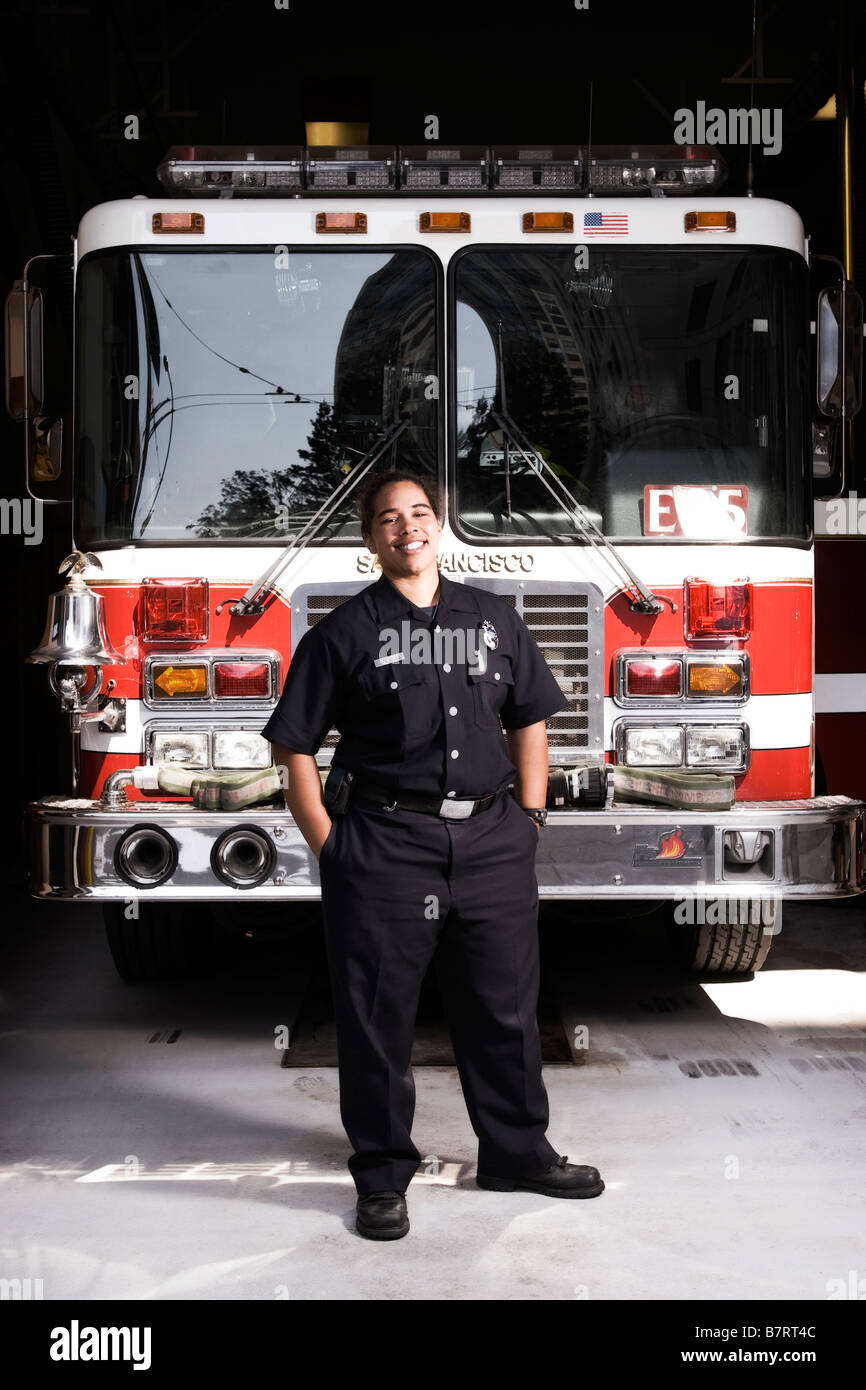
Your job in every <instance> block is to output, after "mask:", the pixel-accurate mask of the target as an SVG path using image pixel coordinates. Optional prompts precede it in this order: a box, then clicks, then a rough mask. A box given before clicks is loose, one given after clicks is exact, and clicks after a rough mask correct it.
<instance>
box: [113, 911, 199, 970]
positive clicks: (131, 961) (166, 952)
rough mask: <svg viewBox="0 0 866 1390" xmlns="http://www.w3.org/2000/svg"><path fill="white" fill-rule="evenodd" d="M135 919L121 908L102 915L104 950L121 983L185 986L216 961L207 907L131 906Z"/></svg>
mask: <svg viewBox="0 0 866 1390" xmlns="http://www.w3.org/2000/svg"><path fill="white" fill-rule="evenodd" d="M135 906H136V907H137V910H138V915H137V917H127V916H126V913H127V912H128V911H129V908H128V907H127V905H126V904H125V903H106V904H105V905H104V906H103V909H102V915H103V921H104V923H105V934H106V937H107V939H108V949H109V950H110V951H111V956H112V959H113V961H114V965H115V968H116V970H117V973H118V975H120V977H121V979H123V980H128V981H129V982H130V983H138V982H142V981H146V980H188V979H192V978H194V977H195V976H197V975H202V974H205V973H206V972H207V970H208V969H209V968H211V967H213V966H214V965H215V964H216V963H217V960H218V957H219V955H220V950H219V944H218V940H217V937H216V933H215V931H214V925H213V920H212V918H211V913H210V910H209V908H208V907H207V905H206V904H203V903H193V904H189V905H187V904H186V903H167V902H150V903H149V902H142V901H141V900H140V899H136V900H135Z"/></svg>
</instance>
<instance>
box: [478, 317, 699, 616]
mask: <svg viewBox="0 0 866 1390" xmlns="http://www.w3.org/2000/svg"><path fill="white" fill-rule="evenodd" d="M498 335H499V401H500V407H501V408H500V409H499V410H498V411H496V410H491V412H490V414H491V417H492V418H493V420H495V421H496V424H497V425H498V426H499V428H500V429H501V430H502V434H503V439H504V443H505V492H506V499H507V504H508V510H509V514H510V512H511V486H510V484H511V478H510V469H509V462H508V457H509V456H508V436H509V435H510V437H511V440H512V442H513V443H514V444H515V445H516V446H517V450H518V452H519V453H520V454H522V455H523V457H524V459H525V460H526V462H527V463H528V464H529V467H530V471H531V472H533V473H534V474H535V476H536V477H537V478H538V480H539V482H541V483H543V484H544V486H545V487H546V488H547V491H548V492H549V493H550V495H551V496H552V497H553V499H554V501H555V502H556V503H557V504H558V505H559V506H560V507H561V508H562V510H563V511H564V512H565V513H566V515H567V516H569V517H570V518H571V520H572V521H573V522H574V525H575V528H576V530H577V532H578V535H579V536H580V537H581V539H582V540H585V541H588V542H589V543H590V545H593V546H594V547H595V549H596V550H598V551H599V552H600V554H601V555H602V556H603V557H604V559H605V560H606V561H607V563H608V567H609V568H610V570H611V571H612V573H613V574H614V576H615V578H616V580H617V583H618V584H622V583H623V577H625V584H624V586H623V587H624V589H625V593H626V594H627V596H628V603H629V607H630V608H631V610H632V612H633V613H661V612H662V599H659V598H657V597H656V595H655V594H654V593H653V592H652V590H651V589H648V588H647V586H646V585H645V584H644V583H643V582H642V581H641V580H640V579H638V577H637V575H636V574H635V572H634V570H633V569H631V568H630V566H629V565H627V564H626V562H625V560H624V559H623V558H622V556H621V555H620V553H619V551H618V550H617V548H616V546H615V545H614V543H613V541H609V540H608V538H607V536H606V535H605V534H604V532H603V531H602V530H600V528H599V527H598V526H596V524H595V522H594V521H593V520H592V517H591V516H590V515H589V513H588V512H587V510H586V508H585V507H584V506H583V504H582V503H581V502H578V500H577V498H576V497H575V496H574V494H573V493H571V492H570V491H569V489H568V488H567V487H566V485H565V483H564V482H563V481H562V479H561V478H560V477H559V475H558V474H557V473H555V472H554V470H553V469H552V468H551V467H550V464H549V463H548V462H547V459H545V458H544V457H543V456H542V454H541V452H540V451H539V450H535V449H533V447H532V445H531V444H530V443H529V440H528V439H527V438H526V436H525V435H524V434H523V433H522V432H521V430H520V429H519V428H518V426H517V425H516V424H515V422H514V421H513V420H512V418H511V416H510V415H509V414H508V408H507V404H506V397H505V360H504V357H503V353H502V320H501V319H500V321H499V326H498ZM539 464H540V465H541V467H539ZM542 468H543V469H544V472H545V473H549V474H550V476H551V478H552V479H553V481H554V483H555V484H556V487H557V488H559V489H560V492H559V493H557V492H556V491H555V490H554V488H553V487H551V485H550V483H549V482H548V481H547V479H546V478H545V477H544V476H543V474H542V472H541V469H542ZM663 601H664V602H665V603H669V604H670V606H671V609H672V610H673V612H674V613H676V611H677V605H676V604H675V603H674V602H673V600H672V599H669V598H665V599H664V600H663Z"/></svg>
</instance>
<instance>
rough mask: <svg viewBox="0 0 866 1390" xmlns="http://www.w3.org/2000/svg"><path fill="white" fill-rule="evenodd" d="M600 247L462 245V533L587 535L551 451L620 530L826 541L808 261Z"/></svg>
mask: <svg viewBox="0 0 866 1390" xmlns="http://www.w3.org/2000/svg"><path fill="white" fill-rule="evenodd" d="M584 259H585V254H583V253H580V252H578V251H577V249H576V248H573V247H572V248H565V247H551V248H545V249H537V248H532V249H527V250H523V249H518V250H514V249H497V248H487V249H483V250H482V249H478V250H475V249H472V250H466V251H465V252H462V253H460V254H459V256H458V257H457V258H456V264H455V265H454V267H453V269H452V278H451V293H452V295H453V297H454V301H455V304H454V316H455V317H454V321H455V323H456V348H455V353H454V362H455V366H456V380H455V383H454V389H455V390H456V402H457V410H456V467H455V469H454V470H453V496H452V508H453V514H454V516H455V525H456V527H457V529H458V530H459V531H460V533H461V534H462V535H463V536H464V537H465V538H466V539H467V540H473V541H476V542H477V541H481V540H484V539H487V538H491V539H492V538H496V539H501V538H502V537H503V536H521V537H532V538H533V539H538V538H546V539H548V540H551V541H556V540H557V539H560V538H567V539H568V540H569V541H574V540H575V539H576V536H575V528H574V526H573V524H572V523H571V522H570V520H569V519H568V517H567V516H566V514H565V512H564V511H563V509H562V507H561V506H560V504H559V502H558V501H557V500H556V499H555V498H554V497H552V496H551V494H550V492H549V491H548V490H547V488H546V487H544V485H543V483H542V481H541V477H539V476H538V473H539V470H541V468H542V463H541V461H542V460H544V461H545V462H546V463H547V464H549V466H550V467H551V468H552V469H553V470H554V472H555V473H556V474H557V475H558V476H559V477H560V478H562V480H563V482H564V483H565V484H566V486H567V487H568V489H569V491H570V492H571V493H572V494H573V496H574V497H575V498H576V499H577V500H578V502H580V503H581V504H582V505H583V506H584V507H585V508H586V509H587V511H588V512H589V514H590V516H591V518H592V519H593V520H594V521H595V522H596V523H597V525H599V526H600V527H601V528H602V530H603V531H604V532H605V534H606V535H607V536H608V537H610V538H611V539H614V540H616V539H621V540H632V539H639V538H648V539H654V540H660V539H664V540H670V539H674V540H683V541H688V540H693V539H706V540H742V539H744V538H750V537H762V538H774V539H778V538H789V539H795V540H796V539H799V540H802V539H804V538H806V537H808V534H809V531H808V515H809V511H808V497H809V493H808V478H807V476H806V462H807V460H808V459H809V457H810V453H809V447H808V424H809V421H808V413H807V412H808V407H807V402H808V399H809V392H808V387H807V344H808V338H807V336H806V335H807V332H808V315H807V310H806V304H807V300H806V277H807V271H806V267H805V264H804V262H803V260H802V258H801V257H799V256H797V255H795V254H794V253H793V252H790V251H784V250H778V249H776V248H762V247H757V248H755V247H749V248H741V247H737V248H732V249H729V250H723V249H721V248H719V249H718V250H716V249H712V250H705V249H703V248H702V249H701V250H700V251H698V250H692V249H691V248H679V247H646V246H635V247H622V246H613V247H608V246H605V247H596V246H591V247H590V248H589V252H588V262H589V263H588V265H585V264H583V261H584ZM512 426H514V427H516V428H512ZM518 434H519V435H520V437H521V438H522V440H523V442H524V444H525V446H527V447H525V448H524V452H523V453H521V452H520V451H519V449H518V443H517V435H518ZM543 476H545V477H548V478H549V474H546V473H544V474H543Z"/></svg>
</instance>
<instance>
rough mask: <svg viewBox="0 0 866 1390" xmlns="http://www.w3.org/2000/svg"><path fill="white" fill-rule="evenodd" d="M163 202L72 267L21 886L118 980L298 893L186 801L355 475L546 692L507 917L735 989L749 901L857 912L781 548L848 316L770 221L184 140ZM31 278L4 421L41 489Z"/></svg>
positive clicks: (312, 573) (845, 836)
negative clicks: (539, 787) (654, 920)
mask: <svg viewBox="0 0 866 1390" xmlns="http://www.w3.org/2000/svg"><path fill="white" fill-rule="evenodd" d="M160 177H161V179H162V181H163V183H164V185H165V187H166V196H165V197H161V198H157V199H151V198H144V197H136V198H132V199H129V200H124V201H119V202H112V203H107V204H104V205H102V206H98V207H95V208H93V209H92V210H91V211H90V212H88V213H87V214H86V215H85V217H84V218H83V220H82V222H81V225H80V227H79V230H78V235H77V239H76V241H75V251H74V275H75V398H74V412H73V413H74V418H73V419H72V420H71V421H67V422H66V433H67V443H68V441H69V439H70V438H71V440H72V448H71V467H72V472H73V480H72V504H71V516H72V520H71V543H70V549H71V550H72V552H73V556H72V558H71V559H70V561H69V564H68V566H67V570H68V573H69V581H68V583H67V585H66V588H65V589H63V590H61V591H60V592H59V593H58V594H56V595H54V596H53V598H52V601H51V607H50V610H49V622H48V626H47V628H46V632H45V635H44V637H43V640H42V643H41V644H40V646H39V647H37V648H36V650H35V651H34V653H33V656H32V657H31V660H35V661H40V662H43V663H45V664H46V665H48V667H49V676H50V679H51V682H52V688H53V689H54V690H55V693H56V694H57V695H58V697H59V699H60V702H61V707H62V708H63V709H64V710H66V711H68V712H69V715H70V720H71V725H72V738H73V745H74V753H75V756H74V759H73V766H74V769H75V771H74V782H75V785H74V786H73V788H72V793H71V795H69V794H67V795H62V794H61V795H50V796H45V797H42V798H41V799H39V800H38V801H36V802H33V803H31V804H30V806H29V807H28V808H27V823H28V827H29V844H30V856H31V866H30V868H31V891H32V893H33V894H34V895H36V896H39V897H42V898H50V899H62V900H69V899H73V900H75V901H78V902H81V903H90V904H98V905H101V906H102V908H103V909H104V911H105V914H106V919H107V922H108V928H109V940H110V942H111V945H112V949H113V951H114V954H115V960H116V962H117V964H118V967H119V968H120V970H121V972H122V973H123V974H125V975H127V976H128V977H130V978H146V977H148V976H154V975H158V974H163V973H170V972H171V971H172V970H173V969H174V968H176V967H179V966H180V964H182V962H184V961H187V962H188V960H189V959H190V952H191V951H192V953H193V954H195V953H196V951H199V950H200V947H196V946H191V945H190V943H191V942H192V941H193V939H194V938H195V936H196V932H197V931H198V930H199V929H200V928H201V920H202V918H203V917H205V916H207V915H208V914H209V913H211V912H217V913H219V912H220V911H222V910H224V909H226V908H227V906H229V905H234V906H235V907H236V906H237V905H238V904H240V905H241V907H242V908H243V910H244V913H246V914H249V915H250V916H251V915H252V914H253V913H254V912H255V910H256V908H254V906H253V905H254V904H255V905H256V907H257V906H258V905H259V904H287V903H292V902H296V903H297V902H314V901H315V900H316V899H317V898H318V896H319V880H318V872H317V865H316V861H315V859H314V857H313V856H312V855H311V853H310V852H309V850H308V847H307V845H306V843H305V842H304V840H303V838H302V837H301V835H300V832H299V830H298V829H297V827H296V826H295V824H294V822H293V820H292V818H291V816H290V815H289V813H288V811H287V810H286V808H285V805H284V803H283V799H282V795H281V794H280V793H279V792H278V793H277V795H276V796H272V797H271V798H270V799H269V800H267V801H259V802H254V803H253V804H247V805H243V806H242V807H241V808H240V809H230V808H229V809H227V808H226V803H225V801H223V802H220V800H219V794H217V796H216V799H214V800H212V801H210V802H208V803H206V804H202V803H201V801H199V803H198V804H196V802H195V801H193V800H192V798H191V796H190V782H189V778H188V777H187V781H186V782H184V780H183V777H184V775H185V774H189V773H190V772H192V773H194V774H196V775H199V776H200V777H201V779H203V780H206V778H207V775H208V773H211V774H217V773H219V772H225V771H227V770H234V771H237V772H241V771H243V772H246V773H248V774H249V777H248V778H247V779H246V781H245V785H246V786H248V787H249V786H253V787H255V785H256V779H257V777H258V778H259V779H260V780H261V781H262V783H263V784H265V785H267V775H268V768H269V766H270V765H271V746H270V744H269V743H268V742H267V741H266V740H265V739H264V738H263V737H262V735H261V730H262V728H263V727H264V725H265V723H266V722H267V719H268V717H269V715H270V712H271V711H272V709H273V707H274V705H275V703H276V701H277V699H278V697H279V694H280V691H281V688H282V683H283V681H284V679H285V676H286V672H287V669H288V667H289V665H290V663H291V660H292V652H293V650H294V648H295V646H296V645H297V643H298V641H299V640H300V639H301V637H302V636H303V634H304V633H305V632H306V631H308V629H309V628H310V627H311V626H312V625H313V624H315V623H316V622H318V621H319V620H320V619H321V618H322V617H323V616H324V615H325V614H326V613H328V612H329V611H330V610H332V609H333V608H334V607H335V606H336V605H338V604H340V603H342V602H343V601H345V599H346V598H348V597H349V596H351V595H352V594H354V593H356V592H357V591H358V590H359V589H360V588H361V587H362V586H364V585H366V584H369V583H371V582H373V581H374V580H375V579H376V578H377V576H378V573H379V571H378V566H377V562H376V561H375V557H374V556H373V555H372V554H371V553H370V552H369V551H368V550H367V548H366V546H365V545H364V543H363V541H362V539H361V536H360V532H359V527H358V522H357V518H356V515H355V511H354V505H353V502H354V498H353V493H354V491H355V489H356V487H357V485H358V483H359V482H360V481H361V479H362V478H363V477H366V476H367V475H368V474H369V472H370V470H377V471H382V472H387V470H388V469H389V468H394V467H401V468H402V467H410V468H412V469H413V470H416V471H418V472H420V473H422V474H429V475H430V476H431V477H432V478H435V479H436V480H437V481H438V482H439V483H440V484H441V485H442V486H443V488H444V494H445V498H446V517H445V525H444V531H443V538H442V544H441V549H440V561H441V569H442V572H443V573H444V574H446V575H448V576H449V577H450V578H453V579H455V580H458V581H461V580H463V581H465V582H467V583H470V584H473V585H476V586H478V587H480V588H486V589H489V590H491V591H494V592H496V593H498V594H500V595H503V596H505V598H506V599H507V600H508V602H510V603H512V604H514V606H515V608H516V610H517V611H518V612H519V613H520V614H521V616H522V618H523V620H524V622H525V623H526V624H527V626H528V628H529V630H530V631H531V632H532V634H533V636H534V637H535V639H536V641H537V642H538V644H539V647H540V648H541V651H542V652H543V654H544V656H545V658H546V660H547V662H548V664H549V666H550V668H551V670H552V671H553V673H554V675H555V677H556V679H557V680H558V681H559V683H560V686H561V688H562V690H563V691H564V693H565V694H566V695H567V697H568V704H567V707H566V708H565V709H564V710H563V711H562V712H561V713H558V714H556V715H555V716H553V717H552V718H551V719H550V720H549V721H548V736H549V749H550V791H549V796H548V806H549V807H550V814H549V820H548V824H547V827H546V829H545V830H544V831H543V832H542V835H541V838H540V841H539V846H538V856H537V876H538V884H539V891H540V895H541V900H542V901H543V902H550V901H561V900H569V901H574V902H575V903H576V904H577V903H581V902H582V903H583V904H584V905H586V904H587V903H588V902H599V901H602V900H604V901H607V902H610V901H611V900H619V901H621V902H623V903H632V904H637V903H640V902H642V903H644V904H646V903H650V902H661V901H664V902H667V903H670V904H676V905H677V906H676V908H675V910H674V912H673V914H672V915H673V918H674V919H675V921H676V923H678V924H679V925H680V926H681V929H682V938H683V942H684V947H685V949H686V950H687V952H688V959H689V961H690V963H691V964H692V965H693V966H694V967H695V968H697V969H699V970H703V971H711V972H715V971H724V972H735V973H739V972H744V971H745V972H748V971H754V970H756V969H758V968H759V967H760V965H761V964H762V962H763V960H764V957H765V956H766V953H767V950H768V948H769V945H770V943H771V939H772V937H773V935H774V934H776V933H777V932H778V929H779V922H780V918H779V911H780V904H781V901H782V899H783V898H786V897H797V898H819V897H840V896H844V895H851V894H854V893H858V892H860V891H862V889H863V887H864V880H863V862H862V829H863V814H864V806H863V804H862V803H861V802H859V801H855V800H852V799H850V798H847V797H839V796H824V797H816V796H815V795H814V703H813V667H814V663H813V611H814V609H813V545H812V525H811V522H812V503H813V493H812V469H813V421H814V419H816V418H817V419H819V420H821V421H822V430H821V433H820V437H821V440H822V441H823V444H822V447H825V448H826V447H827V438H828V432H830V433H832V430H833V429H834V428H836V426H837V424H838V422H839V421H841V420H842V417H843V416H844V415H845V414H846V412H847V413H848V414H850V413H851V410H852V408H853V402H854V397H855V396H856V394H857V393H856V390H855V385H856V383H855V382H854V377H855V375H856V373H855V371H854V368H853V367H852V362H853V361H854V354H855V351H856V350H857V349H856V348H855V346H852V345H853V344H854V342H855V339H856V337H857V331H856V330H857V322H856V320H857V313H858V306H857V300H856V296H854V295H853V293H852V292H851V290H850V286H849V287H847V288H846V287H845V286H844V285H843V286H842V287H840V289H839V290H838V291H831V292H828V293H825V294H824V295H822V297H821V303H820V305H819V304H817V303H815V302H811V301H810V294H809V288H808V275H807V271H808V248H807V241H806V238H805V235H804V229H803V225H802V223H801V220H800V218H799V216H798V215H797V214H796V212H794V211H793V209H791V208H790V207H788V206H785V205H783V204H781V203H778V202H772V201H767V200H764V199H761V198H751V197H750V198H739V197H726V196H724V195H723V194H722V193H721V192H720V186H721V183H722V182H723V177H724V173H723V163H722V161H721V159H720V157H719V155H718V153H717V151H710V150H706V149H701V148H696V147H686V146H683V147H673V148H671V149H666V150H662V151H658V150H644V151H637V152H635V151H627V152H622V151H617V150H613V149H607V150H593V151H592V152H589V151H587V150H584V149H563V148H561V147H556V146H552V147H549V148H546V149H497V148H494V149H492V150H491V149H487V148H477V147H473V148H471V149H466V148H460V149H445V148H443V147H441V146H438V145H430V146H427V147H424V148H420V149H419V148H401V149H399V150H394V149H391V148H382V147H377V146H370V147H364V148H357V147H347V148H338V147H330V148H318V147H310V148H306V149H305V148H299V149H264V150H258V149H249V150H247V149H222V150H218V149H203V148H201V147H198V148H185V149H175V150H173V151H171V152H170V154H169V156H168V157H167V158H166V160H165V162H164V163H163V165H162V166H161V168H160ZM28 273H29V272H28V271H25V278H24V279H23V280H22V281H20V282H18V284H17V285H16V288H15V290H14V291H13V293H12V295H11V296H10V300H9V302H8V308H7V331H8V333H9V335H10V342H11V344H12V347H13V349H14V350H13V351H12V352H11V354H10V357H9V360H10V363H11V367H10V373H11V375H10V379H9V381H8V383H7V400H8V402H9V406H10V409H11V411H12V413H13V414H14V415H15V416H16V418H18V419H21V420H22V421H23V422H24V424H25V426H26V435H27V441H28V444H27V467H28V486H29V487H30V486H31V485H33V484H34V480H35V479H37V478H38V479H40V480H41V484H42V485H43V486H45V483H46V479H48V480H49V481H48V485H49V486H50V480H51V478H52V476H54V475H56V473H57V468H58V459H59V458H60V451H59V449H58V447H57V442H56V439H57V429H58V427H57V426H56V425H55V426H54V427H53V428H52V429H51V430H45V429H44V428H43V429H41V430H40V427H39V425H40V415H41V413H42V409H43V405H42V401H43V383H42V372H41V369H40V367H39V363H38V358H39V351H40V344H39V338H40V333H41V328H40V322H41V296H40V293H39V291H38V290H36V289H34V287H33V286H32V285H31V283H30V281H29V279H28ZM860 312H861V313H862V311H860ZM816 325H817V328H818V332H817V334H816V333H815V332H814V330H815V326H816ZM810 330H811V331H810ZM860 339H861V342H862V319H861V321H860ZM816 362H817V369H818V375H817V382H816ZM395 698H397V697H395ZM338 739H339V731H338V730H332V731H331V732H330V734H329V735H328V737H327V738H326V740H325V743H324V745H323V747H322V749H321V751H320V754H319V762H320V768H321V770H322V772H323V774H324V773H325V772H326V769H327V768H328V766H329V764H330V761H331V759H332V757H333V751H334V747H335V745H336V743H337V742H338ZM720 774H721V778H720ZM271 775H272V774H271ZM173 777H174V778H175V779H176V780H175V781H173V780H172V778H173ZM724 779H731V781H730V782H726V781H725V780H724ZM215 780H218V779H217V778H216V777H215ZM720 787H721V788H722V791H721V792H720V790H719V788H720ZM725 787H730V788H732V790H731V794H730V796H729V798H728V799H727V800H725V797H724V788H725ZM478 790H479V794H480V793H481V792H483V791H486V790H487V788H479V789H478ZM720 797H721V799H719V798H720ZM585 915H586V914H585V912H583V911H577V910H576V911H575V923H576V925H577V926H578V927H579V925H580V921H581V920H582V918H583V917H584V916H585Z"/></svg>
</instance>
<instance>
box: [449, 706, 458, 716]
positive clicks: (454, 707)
mask: <svg viewBox="0 0 866 1390" xmlns="http://www.w3.org/2000/svg"><path fill="white" fill-rule="evenodd" d="M448 713H449V714H456V713H457V706H456V705H452V706H451V708H450V709H449V711H448Z"/></svg>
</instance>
